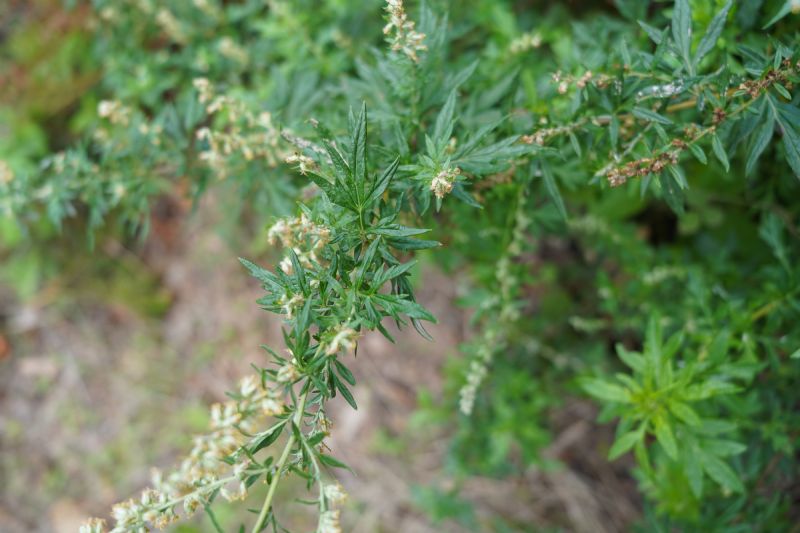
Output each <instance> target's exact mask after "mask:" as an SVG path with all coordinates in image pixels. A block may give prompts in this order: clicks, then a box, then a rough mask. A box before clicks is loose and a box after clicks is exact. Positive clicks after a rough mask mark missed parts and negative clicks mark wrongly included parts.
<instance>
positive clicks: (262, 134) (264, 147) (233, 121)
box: [194, 78, 288, 178]
mask: <svg viewBox="0 0 800 533" xmlns="http://www.w3.org/2000/svg"><path fill="white" fill-rule="evenodd" d="M194 87H195V89H196V90H197V98H198V101H199V102H200V103H201V104H203V105H204V106H205V109H206V112H207V113H208V114H209V115H218V116H222V117H223V120H222V123H221V124H219V125H218V127H215V128H214V129H212V128H209V127H205V128H201V129H199V130H198V131H197V134H196V135H197V139H198V140H201V141H206V142H207V143H208V148H207V149H206V150H204V151H202V152H201V153H200V159H201V160H202V161H204V162H205V163H206V164H207V165H209V166H210V167H211V168H212V169H214V170H215V172H216V173H217V175H218V176H219V177H220V178H225V177H227V175H228V167H229V165H230V159H231V158H232V157H234V156H241V157H243V158H244V159H245V160H246V161H252V160H254V159H262V160H264V161H266V163H267V164H268V165H269V166H271V167H276V166H278V165H279V164H280V162H281V161H283V160H284V159H285V158H286V157H287V155H288V154H287V153H286V149H285V148H283V147H281V142H280V141H281V135H280V131H279V130H278V128H276V127H275V125H274V124H273V123H272V115H270V114H269V113H268V112H262V113H260V114H258V115H255V114H253V113H252V112H251V111H250V110H249V109H248V107H247V106H246V105H245V104H244V102H242V101H240V100H238V99H236V98H233V97H231V96H227V95H217V94H216V92H215V91H214V88H213V87H212V85H211V83H210V82H209V80H208V79H206V78H198V79H195V80H194Z"/></svg>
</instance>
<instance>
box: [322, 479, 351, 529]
mask: <svg viewBox="0 0 800 533" xmlns="http://www.w3.org/2000/svg"><path fill="white" fill-rule="evenodd" d="M322 493H323V495H324V497H325V500H326V502H327V504H328V505H329V506H332V507H333V506H337V505H340V504H342V503H343V502H344V501H345V500H346V499H347V493H346V492H345V491H344V488H342V486H341V485H340V484H339V483H332V484H329V485H325V487H324V489H323V491H322ZM317 533H342V526H341V524H340V523H339V509H327V510H325V511H323V512H322V513H321V514H320V516H319V524H318V526H317Z"/></svg>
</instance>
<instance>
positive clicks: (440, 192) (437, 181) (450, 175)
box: [430, 167, 461, 199]
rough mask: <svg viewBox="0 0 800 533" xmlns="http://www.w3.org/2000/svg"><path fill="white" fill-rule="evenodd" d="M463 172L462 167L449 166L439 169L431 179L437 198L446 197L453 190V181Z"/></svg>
mask: <svg viewBox="0 0 800 533" xmlns="http://www.w3.org/2000/svg"><path fill="white" fill-rule="evenodd" d="M460 174H461V169H460V168H458V167H455V168H451V167H447V168H444V169H442V170H440V171H439V173H438V174H436V175H435V176H434V177H433V179H432V180H431V185H430V190H431V191H433V194H434V195H435V196H436V198H440V199H441V198H444V197H445V196H447V195H448V194H450V192H451V191H452V190H453V183H455V181H456V178H457V177H458V176H459V175H460Z"/></svg>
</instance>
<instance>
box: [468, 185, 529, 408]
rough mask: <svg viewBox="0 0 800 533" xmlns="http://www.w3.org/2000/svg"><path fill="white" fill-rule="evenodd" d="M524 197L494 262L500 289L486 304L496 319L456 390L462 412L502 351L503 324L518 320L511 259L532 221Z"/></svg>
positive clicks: (516, 283) (516, 281) (516, 253)
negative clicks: (512, 225) (495, 296)
mask: <svg viewBox="0 0 800 533" xmlns="http://www.w3.org/2000/svg"><path fill="white" fill-rule="evenodd" d="M525 200H526V196H525V195H524V194H521V196H520V200H519V203H518V204H517V209H516V213H515V217H514V230H513V233H512V236H511V242H509V244H508V246H507V248H506V251H505V253H504V254H503V256H502V257H500V259H499V260H498V261H497V266H496V272H495V279H496V280H497V285H498V286H499V288H500V291H499V296H498V297H497V298H496V299H493V300H491V301H489V302H488V304H487V306H488V307H490V308H491V310H492V311H494V313H493V314H492V316H496V317H497V318H496V319H495V321H494V322H493V323H490V324H489V325H487V326H486V327H485V329H484V331H483V335H482V337H481V338H480V340H479V341H478V342H477V348H476V350H475V356H474V357H473V359H472V361H471V362H470V365H469V370H468V372H467V377H466V383H465V384H464V386H463V387H461V390H460V391H459V396H460V398H459V409H460V410H461V412H462V413H464V414H465V415H470V414H471V413H472V409H473V407H474V406H475V398H476V396H477V393H478V389H479V388H480V386H481V384H482V383H483V381H484V380H485V379H486V375H487V374H488V368H489V365H490V364H491V362H492V359H493V358H494V356H495V354H496V353H498V352H500V351H501V350H503V349H504V348H505V346H506V335H505V330H504V325H506V324H510V323H512V322H515V321H517V320H519V318H520V314H519V309H517V306H516V305H515V303H514V294H513V292H514V287H515V286H517V285H518V284H519V280H518V279H517V277H516V276H515V275H514V273H513V271H512V269H511V267H512V263H513V261H512V259H513V258H514V257H516V256H519V255H520V254H521V253H522V251H523V248H522V245H523V243H524V241H525V238H526V229H527V228H528V225H529V224H530V223H531V219H530V217H529V216H528V214H527V208H526V206H527V202H526V201H525Z"/></svg>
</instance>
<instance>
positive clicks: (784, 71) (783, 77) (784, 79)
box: [739, 59, 800, 99]
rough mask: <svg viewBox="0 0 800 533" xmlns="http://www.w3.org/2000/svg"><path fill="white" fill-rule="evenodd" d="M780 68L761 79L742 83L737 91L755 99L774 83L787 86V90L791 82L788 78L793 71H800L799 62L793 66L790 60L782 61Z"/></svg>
mask: <svg viewBox="0 0 800 533" xmlns="http://www.w3.org/2000/svg"><path fill="white" fill-rule="evenodd" d="M781 67H782V68H780V69H773V70H770V71H769V72H767V74H766V75H765V76H764V77H763V78H761V79H758V80H748V81H745V82H743V83H742V84H741V85H739V90H740V91H745V92H746V93H747V94H748V95H750V98H753V99H756V98H758V97H759V96H761V95H762V94H764V91H766V90H767V89H769V88H770V87H771V86H772V85H774V84H776V83H780V84H782V85H784V86H785V85H789V86H790V87H789V88H791V81H789V79H788V77H789V75H791V74H794V71H795V69H800V61H798V62H797V63H796V64H795V65H794V66H793V65H792V62H791V60H789V59H784V60H783V62H782V63H781Z"/></svg>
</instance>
